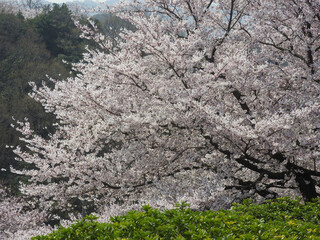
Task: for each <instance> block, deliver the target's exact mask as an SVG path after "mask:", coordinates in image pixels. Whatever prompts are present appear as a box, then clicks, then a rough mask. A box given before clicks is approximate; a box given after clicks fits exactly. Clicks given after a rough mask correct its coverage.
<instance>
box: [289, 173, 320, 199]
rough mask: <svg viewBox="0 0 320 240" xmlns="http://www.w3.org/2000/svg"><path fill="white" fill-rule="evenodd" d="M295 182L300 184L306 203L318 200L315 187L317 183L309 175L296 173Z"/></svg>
mask: <svg viewBox="0 0 320 240" xmlns="http://www.w3.org/2000/svg"><path fill="white" fill-rule="evenodd" d="M294 174H295V180H296V182H297V184H298V187H299V190H300V193H301V195H302V197H303V200H304V201H305V202H311V201H312V199H313V198H317V197H318V194H317V191H316V187H315V181H314V180H313V179H312V177H311V175H310V174H308V173H300V172H295V173H294Z"/></svg>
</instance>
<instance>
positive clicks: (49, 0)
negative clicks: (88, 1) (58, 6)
mask: <svg viewBox="0 0 320 240" xmlns="http://www.w3.org/2000/svg"><path fill="white" fill-rule="evenodd" d="M47 1H48V2H52V3H64V2H72V1H73V0H47ZM77 1H80V2H83V1H84V0H77ZM93 1H95V2H101V0H93Z"/></svg>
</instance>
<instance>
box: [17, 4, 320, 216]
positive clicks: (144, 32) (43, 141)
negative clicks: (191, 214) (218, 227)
mask: <svg viewBox="0 0 320 240" xmlns="http://www.w3.org/2000/svg"><path fill="white" fill-rule="evenodd" d="M111 11H112V12H113V13H115V14H117V15H118V16H119V17H121V18H123V19H125V20H128V21H129V22H131V23H132V24H133V25H134V26H135V27H136V28H137V30H136V31H134V32H131V31H128V30H123V33H122V34H121V36H120V38H119V42H118V43H117V45H116V46H115V45H114V44H112V40H109V39H107V37H104V36H102V35H100V34H98V33H96V32H94V31H93V30H92V29H93V28H89V27H88V28H85V27H84V28H83V30H84V35H85V36H86V37H89V38H93V39H95V40H96V41H97V42H99V43H100V45H101V47H102V48H103V49H104V51H103V52H101V51H98V50H90V51H89V52H88V53H87V54H85V59H84V61H83V62H81V63H78V64H75V65H74V68H75V70H76V71H77V72H79V74H78V75H77V76H76V77H75V78H68V79H66V80H65V81H57V82H55V87H54V89H51V88H50V87H47V86H43V87H41V88H37V87H36V86H35V85H33V93H32V94H31V96H32V97H33V98H35V99H36V100H38V101H40V102H41V103H42V104H43V106H44V107H45V109H46V110H47V111H48V112H53V113H54V114H55V115H56V117H57V119H58V120H59V123H58V124H57V126H56V129H57V130H56V132H55V133H54V134H52V135H50V136H49V138H42V137H40V136H37V135H35V134H34V133H33V131H32V129H30V127H29V124H28V122H27V121H26V122H18V123H17V126H16V127H17V129H18V130H19V131H21V132H22V134H23V135H24V138H23V140H24V141H25V142H26V143H27V144H28V150H22V149H19V148H18V149H16V150H15V153H16V154H17V155H18V156H19V158H20V159H22V160H23V161H26V162H29V163H32V164H34V166H35V169H34V170H25V171H23V172H22V173H23V174H26V175H28V176H30V184H27V185H24V186H22V189H21V190H22V191H23V193H25V194H27V195H30V196H35V197H37V198H39V200H40V202H39V203H40V204H41V205H42V207H45V208H46V209H48V210H50V209H52V207H53V206H54V207H55V208H61V209H66V210H70V209H71V208H72V204H71V202H72V201H73V200H75V199H85V200H87V201H88V202H90V204H93V205H94V206H96V207H97V209H98V207H99V206H104V205H106V204H107V206H109V205H110V204H111V205H112V204H117V203H120V204H123V206H130V205H131V204H134V203H137V202H149V203H150V202H151V203H154V204H158V205H162V206H169V205H170V204H171V203H175V202H177V201H181V200H187V201H189V202H190V203H191V204H192V205H195V206H198V207H199V206H201V204H202V203H203V202H211V203H212V206H209V207H211V208H214V207H216V208H219V207H225V206H226V205H228V204H229V203H230V202H232V201H235V200H237V199H242V198H244V197H252V198H262V199H268V198H274V197H278V196H283V195H291V196H294V195H295V196H302V197H303V198H304V200H305V201H310V200H311V199H312V198H315V197H318V196H319V193H318V192H319V186H320V185H319V184H320V181H319V179H320V178H319V177H320V171H319V161H320V159H319V156H320V155H319V153H320V149H319V146H320V144H319V143H320V141H319V140H320V118H319V117H320V116H319V113H320V111H319V107H320V95H319V93H320V88H319V87H320V86H319V83H320V71H319V67H320V60H319V52H320V50H319V49H320V7H319V4H316V1H308V0H255V1H251V0H219V1H217V0H143V1H138V0H135V1H130V2H128V3H122V4H120V5H118V6H116V7H114V8H113V9H111ZM52 81H54V80H52Z"/></svg>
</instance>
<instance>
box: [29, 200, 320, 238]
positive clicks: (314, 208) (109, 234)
mask: <svg viewBox="0 0 320 240" xmlns="http://www.w3.org/2000/svg"><path fill="white" fill-rule="evenodd" d="M96 220H97V217H95V216H93V215H90V216H87V217H85V218H84V220H80V221H77V222H76V223H75V224H73V225H71V226H70V227H67V228H64V227H61V228H59V229H58V230H56V231H54V232H52V233H50V234H48V235H46V236H37V237H34V238H32V239H33V240H36V239H39V240H51V239H55V240H59V239H61V240H62V239H64V240H67V239H68V240H77V239H92V240H93V239H94V240H97V239H100V240H102V239H106V240H107V239H137V240H138V239H139V240H141V239H250V240H251V239H277V238H279V239H301V240H302V239H303V240H304V239H320V202H319V201H314V202H309V203H307V204H306V205H302V204H300V199H296V200H290V199H289V198H285V199H276V200H274V201H267V203H266V204H261V205H255V204H252V203H250V201H246V202H245V203H244V204H235V205H234V206H233V207H232V209H231V210H219V211H205V212H199V211H194V210H191V209H189V208H186V207H184V205H180V206H179V205H178V206H177V207H176V208H175V209H172V210H164V211H160V210H158V209H155V208H151V207H150V206H143V211H131V212H129V213H127V214H126V215H124V216H117V217H114V218H111V222H110V223H99V222H97V221H96Z"/></svg>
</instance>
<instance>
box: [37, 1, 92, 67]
mask: <svg viewBox="0 0 320 240" xmlns="http://www.w3.org/2000/svg"><path fill="white" fill-rule="evenodd" d="M82 21H83V19H82ZM31 23H32V24H33V25H34V27H35V29H36V30H37V31H38V33H39V34H40V35H41V36H42V38H43V40H44V42H45V44H46V47H47V49H48V50H49V51H50V53H51V54H52V55H53V56H54V57H58V58H59V59H60V60H65V61H67V62H71V63H74V62H78V61H80V60H81V59H82V53H83V52H84V51H85V47H86V45H90V42H89V41H86V40H85V39H81V38H80V34H81V31H80V30H79V29H78V28H77V27H76V26H75V24H74V21H73V18H72V13H71V11H70V10H69V9H68V7H67V5H66V4H62V5H59V4H53V7H51V6H47V7H44V8H43V12H42V13H41V14H39V15H37V16H36V17H35V18H34V19H32V21H31ZM91 43H92V42H91Z"/></svg>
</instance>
